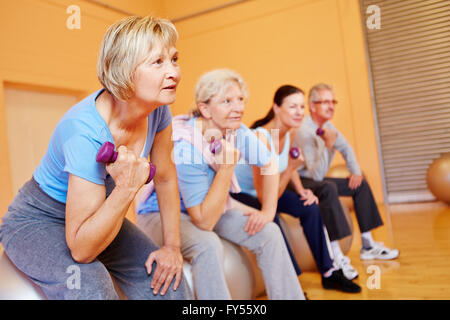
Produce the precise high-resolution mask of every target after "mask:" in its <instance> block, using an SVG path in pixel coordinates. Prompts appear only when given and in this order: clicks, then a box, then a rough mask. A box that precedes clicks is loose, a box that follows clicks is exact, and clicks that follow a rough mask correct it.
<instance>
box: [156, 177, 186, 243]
mask: <svg viewBox="0 0 450 320" xmlns="http://www.w3.org/2000/svg"><path fill="white" fill-rule="evenodd" d="M155 186H156V187H155V190H156V195H157V198H158V205H159V209H160V214H161V224H162V232H163V243H164V246H172V247H178V248H179V247H180V245H181V243H180V196H179V192H178V184H177V179H176V176H175V177H172V178H171V179H167V180H163V181H159V182H158V183H155Z"/></svg>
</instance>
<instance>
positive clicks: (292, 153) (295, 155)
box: [289, 147, 300, 159]
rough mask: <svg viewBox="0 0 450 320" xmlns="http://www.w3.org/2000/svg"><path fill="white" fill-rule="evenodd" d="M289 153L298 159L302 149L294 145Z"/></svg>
mask: <svg viewBox="0 0 450 320" xmlns="http://www.w3.org/2000/svg"><path fill="white" fill-rule="evenodd" d="M289 155H290V156H291V158H293V159H297V158H298V157H300V150H298V148H296V147H292V148H291V150H290V151H289Z"/></svg>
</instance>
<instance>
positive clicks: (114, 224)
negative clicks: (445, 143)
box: [70, 187, 136, 263]
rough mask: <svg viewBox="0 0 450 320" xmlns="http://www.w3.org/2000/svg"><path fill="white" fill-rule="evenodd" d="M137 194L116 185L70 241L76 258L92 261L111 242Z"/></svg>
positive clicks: (83, 261) (82, 260)
mask: <svg viewBox="0 0 450 320" xmlns="http://www.w3.org/2000/svg"><path fill="white" fill-rule="evenodd" d="M135 194H136V193H135V192H130V191H128V190H127V191H123V190H120V189H119V188H117V187H116V188H115V189H114V190H113V191H112V192H111V194H110V195H109V197H108V198H107V199H106V200H105V201H104V202H103V204H102V205H101V206H100V208H99V209H98V210H97V211H96V212H95V213H94V214H92V215H91V216H90V217H89V218H88V219H86V221H84V222H83V223H82V224H81V226H80V228H79V229H78V230H77V232H76V234H75V235H74V238H73V239H71V241H70V244H71V246H70V249H71V253H72V256H73V258H74V260H76V261H78V262H80V263H90V262H92V261H93V260H95V258H96V257H97V256H98V255H99V254H100V253H101V252H102V251H103V250H105V249H106V248H107V247H108V246H109V245H110V244H111V242H112V241H113V240H114V238H115V237H116V236H117V234H118V233H119V231H120V228H121V227H122V224H123V220H124V218H125V215H126V214H127V211H128V208H129V206H130V204H131V202H132V201H133V199H134V197H135Z"/></svg>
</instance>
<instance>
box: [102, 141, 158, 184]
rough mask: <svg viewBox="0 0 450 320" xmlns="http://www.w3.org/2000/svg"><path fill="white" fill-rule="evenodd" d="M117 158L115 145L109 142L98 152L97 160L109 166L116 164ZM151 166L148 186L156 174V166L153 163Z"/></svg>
mask: <svg viewBox="0 0 450 320" xmlns="http://www.w3.org/2000/svg"><path fill="white" fill-rule="evenodd" d="M117 156H118V152H117V151H115V150H114V144H113V143H111V142H109V141H107V142H105V143H104V144H103V145H102V146H101V147H100V149H99V150H98V153H97V157H96V160H97V162H100V163H104V164H108V163H113V162H115V161H116V160H117ZM149 165H150V172H149V175H148V178H147V182H146V184H147V183H149V182H150V181H152V179H153V177H154V176H155V173H156V166H155V165H154V164H153V163H151V162H149Z"/></svg>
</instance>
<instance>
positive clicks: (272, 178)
mask: <svg viewBox="0 0 450 320" xmlns="http://www.w3.org/2000/svg"><path fill="white" fill-rule="evenodd" d="M278 186H279V175H278V174H273V175H264V176H263V187H262V190H261V191H262V194H261V196H262V197H260V199H259V200H260V202H261V210H262V211H264V212H266V213H268V214H270V217H271V219H273V218H274V217H275V213H276V211H277V206H278Z"/></svg>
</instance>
